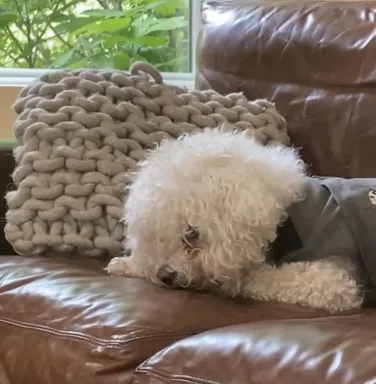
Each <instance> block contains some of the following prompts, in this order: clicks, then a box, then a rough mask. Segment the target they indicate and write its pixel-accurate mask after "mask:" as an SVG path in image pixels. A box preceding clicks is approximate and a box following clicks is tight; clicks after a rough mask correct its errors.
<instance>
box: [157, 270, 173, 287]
mask: <svg viewBox="0 0 376 384" xmlns="http://www.w3.org/2000/svg"><path fill="white" fill-rule="evenodd" d="M176 277H177V272H172V271H169V270H168V269H167V268H166V267H161V268H159V269H158V272H157V279H158V280H159V281H161V282H162V283H163V284H165V285H168V286H173V285H174V282H175V279H176Z"/></svg>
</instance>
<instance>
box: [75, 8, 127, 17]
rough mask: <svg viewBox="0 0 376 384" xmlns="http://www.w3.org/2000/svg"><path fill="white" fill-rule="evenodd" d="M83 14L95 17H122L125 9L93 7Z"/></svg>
mask: <svg viewBox="0 0 376 384" xmlns="http://www.w3.org/2000/svg"><path fill="white" fill-rule="evenodd" d="M82 15H87V16H94V17H105V18H107V17H122V16H124V15H125V13H124V11H121V10H118V9H92V10H88V11H84V12H82Z"/></svg>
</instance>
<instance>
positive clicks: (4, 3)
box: [0, 0, 191, 72]
mask: <svg viewBox="0 0 376 384" xmlns="http://www.w3.org/2000/svg"><path fill="white" fill-rule="evenodd" d="M189 4H190V1H189V0H0V26H1V28H0V67H5V68H117V69H124V70H128V69H129V66H130V64H132V62H133V61H135V60H143V61H148V62H149V63H151V64H153V65H155V66H156V67H157V68H158V69H159V70H160V71H163V72H189V71H190V61H191V60H190V44H189V14H190V12H189Z"/></svg>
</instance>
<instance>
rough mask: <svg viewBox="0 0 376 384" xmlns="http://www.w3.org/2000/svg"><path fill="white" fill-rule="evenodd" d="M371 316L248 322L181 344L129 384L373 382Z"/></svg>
mask: <svg viewBox="0 0 376 384" xmlns="http://www.w3.org/2000/svg"><path fill="white" fill-rule="evenodd" d="M375 321H376V313H375V312H374V311H373V312H372V311H369V312H368V311H365V312H364V313H362V314H356V315H351V316H347V317H327V318H321V319H311V320H282V321H263V322H252V323H248V324H243V325H237V326H231V327H224V328H222V329H216V330H213V331H208V332H205V333H202V334H199V335H196V336H192V337H190V338H186V339H184V340H180V341H178V342H176V343H175V344H173V345H172V346H170V347H168V348H166V349H165V350H163V351H161V352H159V353H157V354H155V355H154V356H153V357H151V358H150V359H149V360H147V361H146V362H144V363H143V364H142V365H141V366H140V367H138V369H137V370H136V374H135V378H134V381H133V382H134V383H135V384H145V383H153V384H160V383H172V382H179V383H180V382H181V383H183V382H184V383H185V384H189V383H192V384H193V383H195V384H214V383H215V384H237V383H247V384H261V383H262V384H291V383H305V384H311V383H312V384H317V383H323V384H360V383H374V382H375V378H376V365H375V363H374V356H375V354H376V339H375V337H374V336H375Z"/></svg>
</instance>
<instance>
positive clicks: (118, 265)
mask: <svg viewBox="0 0 376 384" xmlns="http://www.w3.org/2000/svg"><path fill="white" fill-rule="evenodd" d="M128 264H129V263H128V260H127V258H126V257H114V258H113V259H111V260H110V262H109V263H108V265H107V267H106V268H105V271H107V272H108V273H109V274H110V275H114V276H127V275H129V273H130V268H129V265H128Z"/></svg>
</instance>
